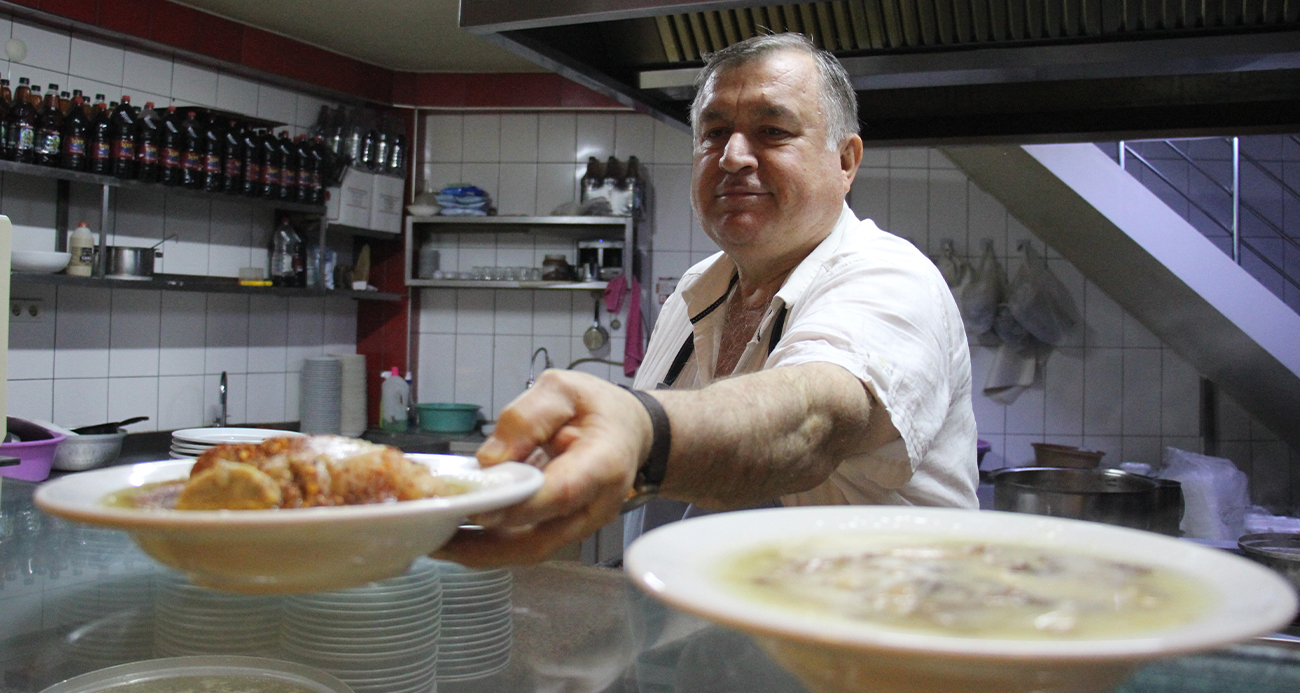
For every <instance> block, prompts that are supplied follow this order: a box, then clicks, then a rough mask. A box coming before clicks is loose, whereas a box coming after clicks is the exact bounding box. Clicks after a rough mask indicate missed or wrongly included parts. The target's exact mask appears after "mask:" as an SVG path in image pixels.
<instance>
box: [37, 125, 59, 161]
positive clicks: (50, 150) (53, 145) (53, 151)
mask: <svg viewBox="0 0 1300 693" xmlns="http://www.w3.org/2000/svg"><path fill="white" fill-rule="evenodd" d="M61 140H62V138H61V137H59V133H58V131H57V130H41V131H40V133H39V134H38V135H37V137H36V153H37V154H41V155H44V156H57V155H58V153H59V144H60V141H61Z"/></svg>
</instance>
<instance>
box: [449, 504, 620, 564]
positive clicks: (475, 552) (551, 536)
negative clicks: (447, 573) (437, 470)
mask: <svg viewBox="0 0 1300 693" xmlns="http://www.w3.org/2000/svg"><path fill="white" fill-rule="evenodd" d="M616 516H617V510H616V509H612V508H610V507H609V506H608V505H607V504H599V505H596V506H588V507H587V508H585V509H584V511H583V512H579V513H577V514H574V515H567V516H563V517H557V518H554V519H551V520H548V521H547V522H543V523H541V524H537V525H533V526H531V527H514V528H503V529H489V530H461V531H460V532H457V533H456V535H455V536H453V537H452V538H451V541H449V542H447V544H446V545H445V546H443V547H442V548H441V549H439V550H438V551H436V552H435V553H434V554H433V557H434V558H438V559H441V560H446V561H454V562H456V563H460V564H461V565H465V566H469V567H471V568H496V567H500V566H506V565H518V564H531V563H539V562H541V561H544V560H546V559H547V558H550V557H551V555H553V554H554V553H555V552H556V551H558V550H560V549H561V548H563V547H564V546H565V545H567V544H570V543H573V542H575V541H578V540H580V539H583V538H585V537H587V536H589V535H590V534H592V533H593V532H595V531H596V530H597V529H600V528H601V527H602V526H604V525H605V524H607V523H608V522H609V521H610V520H612V519H613V518H614V517H616Z"/></svg>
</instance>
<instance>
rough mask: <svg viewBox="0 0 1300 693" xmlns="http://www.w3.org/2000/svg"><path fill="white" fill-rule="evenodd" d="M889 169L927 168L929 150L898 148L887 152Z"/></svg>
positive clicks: (928, 164) (928, 165)
mask: <svg viewBox="0 0 1300 693" xmlns="http://www.w3.org/2000/svg"><path fill="white" fill-rule="evenodd" d="M889 167H890V168H929V167H930V150H929V149H926V148H925V147H900V148H897V149H890V150H889Z"/></svg>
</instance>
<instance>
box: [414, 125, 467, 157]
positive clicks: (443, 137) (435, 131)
mask: <svg viewBox="0 0 1300 693" xmlns="http://www.w3.org/2000/svg"><path fill="white" fill-rule="evenodd" d="M425 126H426V132H428V133H429V139H428V143H427V144H426V147H425V157H424V160H425V161H429V162H437V163H441V162H451V161H454V162H456V163H460V162H461V161H463V159H462V155H463V153H464V149H463V144H462V143H463V142H464V134H465V116H462V115H431V116H429V118H428V120H427V121H425Z"/></svg>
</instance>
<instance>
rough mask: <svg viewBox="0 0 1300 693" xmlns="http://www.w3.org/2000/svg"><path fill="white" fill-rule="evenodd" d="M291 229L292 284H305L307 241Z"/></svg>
mask: <svg viewBox="0 0 1300 693" xmlns="http://www.w3.org/2000/svg"><path fill="white" fill-rule="evenodd" d="M292 230H293V285H294V286H297V287H304V286H307V243H306V242H305V241H303V240H302V236H299V235H298V230H297V229H292Z"/></svg>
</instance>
